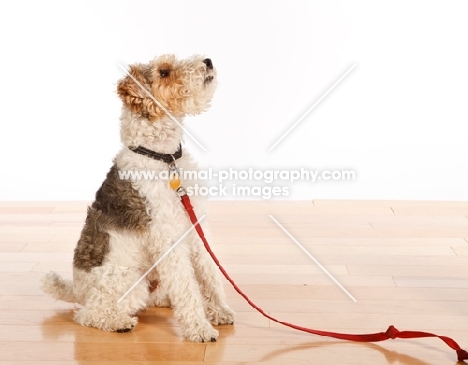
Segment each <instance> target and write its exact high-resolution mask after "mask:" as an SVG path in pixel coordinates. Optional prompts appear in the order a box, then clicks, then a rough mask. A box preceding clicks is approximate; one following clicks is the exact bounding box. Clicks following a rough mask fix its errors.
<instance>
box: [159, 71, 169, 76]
mask: <svg viewBox="0 0 468 365" xmlns="http://www.w3.org/2000/svg"><path fill="white" fill-rule="evenodd" d="M169 72H170V71H169V70H159V76H161V77H167V76H169Z"/></svg>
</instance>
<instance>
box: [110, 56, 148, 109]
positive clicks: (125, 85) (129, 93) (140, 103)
mask: <svg viewBox="0 0 468 365" xmlns="http://www.w3.org/2000/svg"><path fill="white" fill-rule="evenodd" d="M128 72H129V74H130V75H131V76H130V75H127V76H125V77H124V78H123V79H121V80H120V81H119V83H118V85H117V94H119V96H120V99H122V101H123V103H124V104H125V105H126V106H127V107H128V108H129V109H130V110H131V111H132V112H134V113H138V114H140V115H142V116H143V117H148V116H149V114H150V109H153V100H152V99H151V97H150V96H149V95H148V93H151V84H152V71H151V68H150V66H148V65H142V64H136V65H131V66H130V69H129V71H128ZM135 80H136V81H137V82H136V81H135ZM143 88H144V89H145V90H143ZM145 91H146V92H145Z"/></svg>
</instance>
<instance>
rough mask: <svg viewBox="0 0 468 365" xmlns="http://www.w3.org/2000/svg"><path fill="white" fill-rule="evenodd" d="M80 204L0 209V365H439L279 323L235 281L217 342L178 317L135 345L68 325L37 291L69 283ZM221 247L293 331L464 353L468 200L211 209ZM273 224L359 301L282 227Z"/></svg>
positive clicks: (144, 320)
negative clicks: (51, 276)
mask: <svg viewBox="0 0 468 365" xmlns="http://www.w3.org/2000/svg"><path fill="white" fill-rule="evenodd" d="M85 210H86V203H85V202H60V203H58V202H34V203H25V202H22V203H12V202H6V203H0V365H6V364H9V365H11V364H13V365H19V364H22V365H23V364H24V365H26V364H27V365H39V364H41V365H43V364H48V365H50V364H64V365H71V364H81V365H91V364H95V365H97V364H99V365H102V364H134V365H136V364H166V365H175V364H186V365H194V364H220V365H232V364H269V365H275V364H278V365H279V364H282V365H283V364H288V365H289V364H294V365H300V364H319V365H328V364H334V365H335V364H336V365H358V364H359V365H367V364H368V365H378V364H393V365H397V364H407V365H410V364H411V365H428V364H433V365H443V364H454V363H455V362H456V356H455V353H454V352H453V351H452V350H450V349H449V348H448V347H447V346H446V345H445V344H444V343H443V342H442V341H440V340H438V339H420V340H394V341H387V342H382V343H379V344H356V343H349V342H343V341H336V340H332V339H326V338H322V337H316V336H312V335H307V334H305V333H301V332H296V331H294V330H291V329H288V328H285V327H281V326H280V325H278V324H275V323H272V322H270V321H269V320H267V319H265V318H264V317H262V316H261V315H260V314H258V313H256V312H255V311H254V310H253V309H251V308H250V307H249V306H248V305H247V304H246V303H245V302H244V300H243V299H242V298H240V297H239V296H238V294H237V293H235V292H234V290H233V289H232V288H231V287H230V286H229V284H228V283H227V282H226V290H227V293H228V299H229V303H230V305H231V306H232V308H233V309H234V310H235V311H236V312H237V318H236V323H235V325H234V326H221V327H220V328H219V330H220V338H219V340H218V342H216V343H209V344H195V343H189V342H186V341H183V340H182V339H181V332H180V328H179V326H178V324H177V323H176V321H175V320H174V319H173V317H172V313H171V310H170V309H148V310H146V311H144V312H143V313H141V315H140V323H139V325H138V326H137V327H136V328H135V329H134V330H133V331H132V332H131V333H126V334H119V333H105V332H102V331H99V330H96V329H92V328H85V327H81V326H79V325H76V324H74V323H73V322H72V315H73V305H71V304H68V303H63V302H58V301H55V300H52V299H50V298H49V297H47V296H46V295H44V294H42V293H41V291H40V289H39V280H40V277H41V276H42V275H43V273H44V272H46V271H48V270H55V271H58V272H60V273H61V274H62V275H64V276H66V277H69V278H71V260H72V255H73V249H74V245H75V242H76V240H77V237H78V235H79V232H80V230H81V227H82V225H83V222H84V218H85ZM210 214H211V232H212V234H213V243H212V245H213V249H214V251H215V252H216V253H217V255H218V256H219V259H220V261H221V263H222V264H224V266H225V267H226V269H227V271H228V272H229V273H231V275H232V277H233V278H234V279H235V280H236V281H237V282H238V284H239V285H240V286H241V287H242V288H243V289H244V290H245V291H246V292H247V294H248V295H249V296H250V297H251V298H252V299H253V300H254V301H255V302H257V304H259V305H260V306H261V307H263V308H264V309H265V310H266V311H267V312H269V313H270V314H272V315H274V316H277V317H279V319H281V320H284V321H289V322H293V323H297V324H300V325H302V326H308V327H313V328H318V329H323V330H329V331H344V332H354V333H368V332H380V331H384V330H385V329H386V328H387V327H388V326H389V325H390V324H393V325H395V326H396V327H397V328H398V329H400V330H409V329H411V330H422V331H430V332H436V333H438V334H442V335H447V336H450V337H453V338H454V339H455V340H456V341H458V342H459V343H460V345H461V346H462V347H465V348H468V241H467V239H468V203H467V202H392V201H320V200H319V201H313V202H312V201H308V202H219V201H218V202H211V203H210ZM268 215H272V216H273V217H274V218H275V219H277V220H278V221H279V222H280V223H281V224H282V225H283V226H284V227H285V228H286V229H287V230H288V231H289V232H290V233H291V234H292V235H293V236H294V237H295V238H296V240H297V241H299V242H300V243H302V244H303V245H304V246H305V247H306V248H307V250H308V251H309V252H310V253H311V254H312V255H313V256H314V257H315V258H316V259H317V260H318V262H320V263H321V264H322V265H323V266H324V267H325V268H326V269H327V270H328V271H329V272H330V273H331V274H332V275H333V276H334V277H335V278H336V279H337V280H338V281H339V282H340V283H341V284H342V285H343V286H344V287H345V288H346V289H347V290H348V291H349V292H350V293H351V294H352V296H354V297H355V298H356V300H357V302H356V303H355V302H353V301H352V300H351V299H350V298H349V297H348V296H347V295H346V294H345V293H344V292H343V291H342V290H341V289H340V288H339V287H338V286H337V285H335V284H334V283H333V282H332V280H331V279H330V278H329V277H328V276H327V275H326V274H325V273H324V272H322V271H321V270H320V268H319V267H318V266H317V265H316V264H315V263H314V262H313V261H312V260H311V259H310V258H308V257H307V256H306V255H305V254H304V253H303V252H302V251H301V250H300V249H299V248H298V247H297V245H296V244H295V243H294V242H293V241H292V240H291V239H290V238H289V237H288V236H287V235H286V234H285V233H284V232H283V231H282V230H281V229H280V228H279V227H278V226H277V225H276V224H275V223H274V222H273V220H272V219H270V217H269V216H268Z"/></svg>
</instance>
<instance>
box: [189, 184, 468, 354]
mask: <svg viewBox="0 0 468 365" xmlns="http://www.w3.org/2000/svg"><path fill="white" fill-rule="evenodd" d="M181 194H183V195H181V197H180V198H181V201H182V204H183V205H184V207H185V209H186V210H187V213H188V215H189V217H190V221H191V222H192V224H193V225H195V229H196V230H197V232H198V235H199V236H200V238H201V240H202V241H203V244H204V245H205V248H206V250H207V251H208V253H209V254H210V256H211V257H212V259H213V260H214V262H215V263H216V265H217V266H218V267H219V269H220V270H221V272H222V273H223V275H224V277H225V278H226V279H227V280H228V281H229V282H230V283H231V285H232V286H233V287H234V289H235V290H236V291H237V292H238V293H239V294H240V295H241V296H242V297H243V298H244V299H245V300H246V301H247V302H248V303H249V304H250V306H251V307H252V308H255V309H256V310H257V311H258V312H260V313H261V314H262V315H263V316H265V317H266V318H268V319H270V320H272V321H274V322H277V323H281V324H282V325H284V326H287V327H290V328H293V329H296V330H299V331H303V332H307V333H311V334H314V335H318V336H325V337H332V338H337V339H340V340H347V341H355V342H379V341H385V340H389V339H395V338H423V337H437V338H440V339H441V340H442V341H444V342H445V343H446V344H447V345H448V346H449V347H450V348H452V349H453V350H455V351H456V352H457V358H458V361H464V360H468V352H467V351H465V350H463V349H462V348H461V347H460V346H459V345H458V343H456V342H455V341H454V340H453V339H451V338H450V337H446V336H438V335H435V334H433V333H428V332H419V331H401V332H400V331H398V330H397V329H396V328H395V327H393V326H390V327H388V329H387V331H385V332H378V333H371V334H361V335H355V334H344V333H336V332H327V331H319V330H314V329H311V328H306V327H301V326H297V325H295V324H291V323H288V322H283V321H280V320H278V319H276V318H274V317H272V316H270V315H269V314H267V313H265V311H264V310H263V309H261V308H260V307H258V306H257V305H256V304H255V303H254V302H252V301H251V300H250V299H249V297H248V296H247V295H246V294H244V293H243V292H242V290H241V289H240V288H239V287H238V286H237V285H236V283H235V282H234V281H233V280H232V279H231V278H230V276H229V275H228V273H227V272H226V270H224V268H223V267H222V266H221V264H220V263H219V260H218V259H217V258H216V256H215V254H214V253H213V251H212V250H211V248H210V246H209V244H208V242H207V240H206V238H205V235H204V233H203V230H202V228H201V226H200V224H198V223H197V222H198V219H197V217H196V215H195V212H194V211H193V207H192V204H191V203H190V198H189V196H188V195H186V194H185V193H184V192H182V193H181Z"/></svg>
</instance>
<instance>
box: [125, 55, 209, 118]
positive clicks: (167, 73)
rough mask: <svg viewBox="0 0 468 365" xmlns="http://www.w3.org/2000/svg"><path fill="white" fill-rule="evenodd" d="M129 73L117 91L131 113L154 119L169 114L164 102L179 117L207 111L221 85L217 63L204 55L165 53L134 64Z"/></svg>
mask: <svg viewBox="0 0 468 365" xmlns="http://www.w3.org/2000/svg"><path fill="white" fill-rule="evenodd" d="M128 72H129V74H130V75H131V76H130V75H127V76H126V77H124V78H123V79H121V80H120V81H119V83H118V87H117V93H118V95H119V96H120V98H121V99H122V101H123V103H124V105H125V106H126V107H127V108H128V109H129V110H130V111H131V112H133V113H136V114H138V115H140V116H142V117H144V118H147V119H148V120H150V121H155V120H158V119H160V118H161V117H164V116H165V114H166V112H165V111H164V110H163V108H161V107H160V105H162V106H163V107H164V108H165V109H167V110H168V111H169V112H170V113H171V114H172V115H174V116H175V117H183V116H185V115H194V114H199V113H201V112H203V111H205V110H206V109H207V108H208V107H209V105H210V101H211V98H212V97H213V94H214V92H215V90H216V85H217V82H216V70H215V68H214V67H213V63H212V61H211V60H210V59H209V58H205V57H203V56H193V57H191V58H188V59H185V60H178V59H176V57H175V56H174V55H164V56H160V57H157V58H155V59H154V60H152V61H151V62H149V63H147V64H134V65H131V66H130V69H129V70H128ZM143 88H144V89H143ZM159 104H160V105H159Z"/></svg>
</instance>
